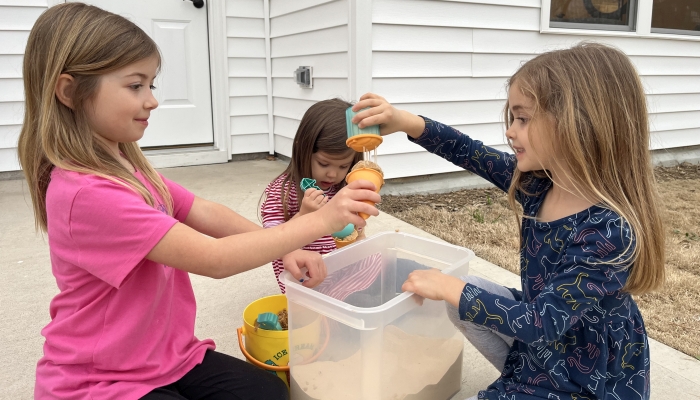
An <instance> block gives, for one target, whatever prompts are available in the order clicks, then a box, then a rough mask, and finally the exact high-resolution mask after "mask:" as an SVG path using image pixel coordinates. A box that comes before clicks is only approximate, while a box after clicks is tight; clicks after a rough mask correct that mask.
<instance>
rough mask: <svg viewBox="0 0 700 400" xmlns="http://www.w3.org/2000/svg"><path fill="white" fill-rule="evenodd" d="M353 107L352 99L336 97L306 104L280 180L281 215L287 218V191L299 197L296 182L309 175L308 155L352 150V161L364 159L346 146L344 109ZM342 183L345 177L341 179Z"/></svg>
mask: <svg viewBox="0 0 700 400" xmlns="http://www.w3.org/2000/svg"><path fill="white" fill-rule="evenodd" d="M348 107H352V104H351V103H348V102H347V101H344V100H341V99H338V98H335V99H330V100H323V101H319V102H318V103H316V104H314V105H312V106H311V107H309V109H308V110H306V112H305V113H304V116H303V117H302V118H301V122H300V123H299V128H298V129H297V133H296V135H295V136H294V143H293V145H292V159H291V161H290V162H289V165H288V166H287V169H285V170H284V172H282V173H281V174H280V175H279V176H278V178H279V177H280V176H282V175H284V174H287V176H286V177H285V178H284V180H283V182H282V192H283V193H282V208H283V210H284V219H285V220H289V218H291V216H290V215H289V208H288V204H289V193H290V190H292V189H294V190H296V191H297V198H298V199H299V200H300V201H301V198H302V193H301V188H300V187H299V183H300V182H301V179H302V178H309V177H311V155H312V154H313V153H316V152H318V151H322V152H324V153H327V154H330V155H337V156H339V157H347V156H349V155H350V154H353V153H354V154H355V157H354V158H353V160H352V164H355V163H357V162H358V161H360V160H362V159H363V154H362V153H358V152H355V151H354V150H353V149H351V148H349V147H348V146H347V145H346V144H345V141H346V140H347V138H348V136H347V127H346V125H345V110H346V109H347V108H348ZM340 186H341V187H343V186H345V181H343V182H341V184H340Z"/></svg>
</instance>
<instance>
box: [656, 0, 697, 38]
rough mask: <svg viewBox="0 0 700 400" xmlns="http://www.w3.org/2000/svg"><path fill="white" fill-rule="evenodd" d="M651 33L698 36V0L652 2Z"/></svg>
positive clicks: (659, 0) (657, 0)
mask: <svg viewBox="0 0 700 400" xmlns="http://www.w3.org/2000/svg"><path fill="white" fill-rule="evenodd" d="M651 31H652V32H656V33H676V34H685V35H700V0H654V6H653V8H652V14H651Z"/></svg>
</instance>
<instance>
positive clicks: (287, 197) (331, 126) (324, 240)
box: [260, 99, 364, 293]
mask: <svg viewBox="0 0 700 400" xmlns="http://www.w3.org/2000/svg"><path fill="white" fill-rule="evenodd" d="M351 106H352V104H350V103H348V102H346V101H343V100H340V99H330V100H323V101H320V102H318V103H316V104H314V105H312V106H311V107H309V109H308V110H307V111H306V113H305V114H304V116H303V117H302V119H301V123H300V124H299V128H298V129H297V133H296V135H295V137H294V144H293V145H292V158H291V160H290V162H289V166H287V169H285V170H284V172H282V173H281V174H280V175H279V176H278V177H277V178H275V179H274V180H273V181H272V182H270V184H269V185H267V188H265V192H264V193H263V201H262V203H261V206H260V216H261V217H262V223H263V227H265V228H271V227H273V226H277V225H280V224H282V223H284V222H287V221H289V220H291V219H293V218H296V217H299V216H301V215H304V214H308V213H310V212H313V211H316V210H318V209H319V208H321V206H323V205H324V204H326V203H327V202H328V201H329V200H330V199H332V198H333V196H334V195H335V194H336V193H338V191H339V190H340V189H341V188H342V187H343V186H345V175H347V173H348V171H350V167H352V166H353V165H354V164H355V163H356V162H358V161H360V160H362V158H363V157H362V153H358V152H356V151H354V150H352V149H351V148H349V147H348V146H347V145H346V144H345V140H346V139H347V131H346V126H345V110H346V109H347V108H348V107H351ZM303 178H312V179H315V180H316V185H317V186H318V187H320V188H321V190H318V189H313V188H311V189H308V190H306V191H305V192H304V193H302V192H301V187H300V186H299V183H300V182H301V180H302V179H303ZM299 199H301V201H300V200H299ZM363 237H364V233H363V232H362V231H360V232H359V236H358V239H361V238H363ZM303 249H304V250H311V251H316V252H318V253H320V254H326V253H330V252H331V251H333V250H335V249H336V245H335V241H334V240H333V238H332V237H331V236H330V235H327V236H323V237H321V238H320V239H318V240H316V241H314V242H312V243H309V244H307V245H306V246H304V247H303ZM272 268H273V270H274V272H275V278H276V279H277V284H278V285H279V287H280V290H281V291H282V293H284V292H285V288H284V285H283V284H282V282H280V280H279V276H280V274H281V273H282V271H283V270H284V264H283V263H282V260H281V259H277V260H274V261H273V262H272Z"/></svg>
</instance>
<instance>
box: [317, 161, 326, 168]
mask: <svg viewBox="0 0 700 400" xmlns="http://www.w3.org/2000/svg"><path fill="white" fill-rule="evenodd" d="M318 165H320V166H322V167H323V168H325V167H327V166H328V164H324V163H322V162H320V163H318Z"/></svg>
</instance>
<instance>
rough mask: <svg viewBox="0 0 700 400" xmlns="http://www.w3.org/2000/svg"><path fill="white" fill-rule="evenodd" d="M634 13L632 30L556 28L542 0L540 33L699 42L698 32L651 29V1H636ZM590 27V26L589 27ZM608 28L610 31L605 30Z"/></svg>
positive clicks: (547, 4)
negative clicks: (552, 24)
mask: <svg viewBox="0 0 700 400" xmlns="http://www.w3.org/2000/svg"><path fill="white" fill-rule="evenodd" d="M636 3H637V4H636V7H635V8H636V11H637V12H636V13H635V15H633V16H632V18H634V20H633V21H631V22H632V24H631V26H632V29H633V30H631V31H629V30H619V29H613V28H612V27H614V25H601V28H598V29H586V28H585V25H586V24H573V23H572V24H570V25H571V27H570V28H565V27H562V26H563V25H568V24H567V23H566V22H557V23H556V26H554V27H550V21H549V14H550V11H551V7H552V0H542V7H541V14H540V33H548V34H558V35H576V36H615V37H637V38H648V39H671V40H685V41H700V32H697V33H696V32H695V31H684V30H675V29H673V30H672V29H662V28H652V27H651V12H652V8H653V0H636ZM591 26H592V25H591ZM606 28H610V29H606Z"/></svg>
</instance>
